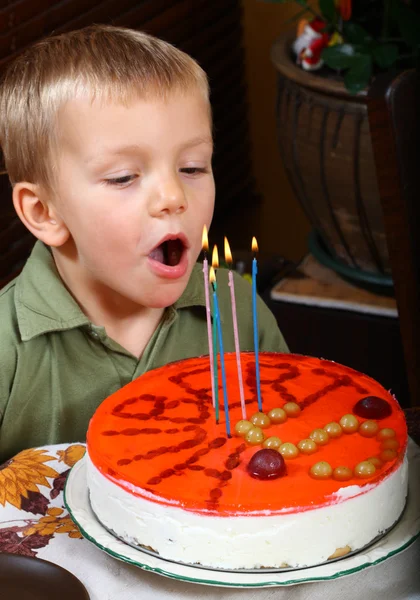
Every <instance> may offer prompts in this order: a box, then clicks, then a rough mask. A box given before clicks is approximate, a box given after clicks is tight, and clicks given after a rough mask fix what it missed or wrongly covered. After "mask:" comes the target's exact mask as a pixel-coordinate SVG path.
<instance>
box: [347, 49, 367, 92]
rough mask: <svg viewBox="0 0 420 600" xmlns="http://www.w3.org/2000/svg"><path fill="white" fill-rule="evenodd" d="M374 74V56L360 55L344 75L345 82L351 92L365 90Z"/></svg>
mask: <svg viewBox="0 0 420 600" xmlns="http://www.w3.org/2000/svg"><path fill="white" fill-rule="evenodd" d="M371 76H372V57H371V56H369V55H368V54H363V55H360V56H359V57H358V58H357V60H356V62H355V63H354V65H353V66H352V67H351V68H350V69H349V70H348V71H347V73H346V74H345V76H344V83H345V86H346V88H347V89H348V91H349V92H350V93H351V94H357V92H361V91H362V90H364V89H365V88H366V87H367V86H368V85H369V82H370V78H371Z"/></svg>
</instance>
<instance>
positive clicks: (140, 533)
mask: <svg viewBox="0 0 420 600" xmlns="http://www.w3.org/2000/svg"><path fill="white" fill-rule="evenodd" d="M407 477H408V462H407V458H405V460H404V462H403V463H402V464H401V465H400V466H399V468H398V469H397V470H396V471H395V472H393V473H392V474H391V475H390V476H389V477H387V478H386V479H384V480H383V481H381V482H380V484H379V485H372V486H369V488H367V489H368V491H365V490H366V488H363V493H360V492H361V491H362V490H361V488H359V486H351V487H349V488H342V489H341V490H339V491H338V492H337V494H336V495H335V496H336V497H337V503H336V504H332V505H330V506H326V507H323V508H316V509H313V510H307V511H304V512H295V513H289V514H277V515H270V516H261V515H260V516H246V517H245V516H237V517H232V516H229V517H218V516H214V515H206V514H199V513H195V512H191V511H187V510H184V509H182V508H180V507H178V506H168V505H163V504H159V503H157V502H153V501H149V500H147V499H145V498H140V497H138V496H134V495H132V494H131V493H130V492H128V491H126V490H124V489H122V488H121V487H120V486H118V485H116V484H115V483H113V482H112V481H110V480H109V479H108V478H106V477H104V475H102V474H101V473H100V471H99V470H98V469H97V468H96V467H95V466H94V465H93V463H92V461H91V460H90V458H89V457H88V456H87V482H88V488H89V491H90V502H91V505H92V509H93V511H94V512H95V514H96V515H97V517H98V519H99V520H100V521H101V523H102V524H103V525H104V526H105V527H106V528H107V529H110V530H112V531H114V532H115V533H116V534H117V535H118V536H119V537H121V538H123V539H124V540H126V541H127V542H129V543H133V544H140V545H144V546H149V547H151V548H153V549H154V550H155V551H157V552H158V553H159V554H160V555H161V556H162V557H163V558H167V559H170V560H174V561H179V562H185V563H199V564H201V565H203V566H208V567H219V568H224V569H241V568H243V569H252V568H259V567H280V566H282V565H284V564H287V565H290V566H292V567H301V566H308V565H315V564H318V563H322V562H324V561H326V560H327V559H328V557H329V556H331V555H332V554H333V553H334V552H335V550H336V549H337V548H342V547H344V546H350V548H351V550H357V549H359V548H362V547H363V546H365V545H367V544H368V543H369V542H370V541H371V540H372V539H374V538H375V537H376V536H377V535H378V534H380V533H382V532H383V531H385V530H386V529H388V528H389V527H391V526H392V525H393V524H394V523H395V521H397V519H398V518H399V516H400V515H401V513H402V511H403V509H404V505H405V497H406V494H407ZM355 488H356V489H355ZM357 494H358V495H357Z"/></svg>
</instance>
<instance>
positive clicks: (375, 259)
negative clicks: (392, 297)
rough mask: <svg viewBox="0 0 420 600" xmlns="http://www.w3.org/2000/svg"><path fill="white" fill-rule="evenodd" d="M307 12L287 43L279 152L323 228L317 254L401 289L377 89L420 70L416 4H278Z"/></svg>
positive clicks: (318, 229) (303, 0)
mask: <svg viewBox="0 0 420 600" xmlns="http://www.w3.org/2000/svg"><path fill="white" fill-rule="evenodd" d="M269 1H271V2H276V3H278V4H285V3H286V2H288V3H290V2H294V3H295V4H297V5H299V7H300V10H299V11H298V13H297V19H299V23H298V27H297V31H294V32H293V33H292V34H289V35H287V34H286V35H282V36H280V37H279V38H278V39H277V40H276V41H275V43H274V44H273V47H272V54H271V58H272V61H273V64H274V65H275V67H276V69H277V71H278V99H277V121H278V139H279V146H280V150H281V153H282V156H283V160H284V163H285V167H286V169H287V172H288V175H289V178H290V180H291V183H292V185H293V187H294V189H295V192H296V195H297V197H298V199H299V200H300V202H301V204H302V206H303V208H304V210H305V212H306V214H307V216H308V218H309V220H310V221H311V223H312V224H313V227H314V234H313V235H312V236H311V250H312V251H313V252H314V253H315V254H316V255H317V257H318V258H319V259H320V260H321V261H322V262H326V263H327V264H329V266H333V267H334V268H336V270H337V271H339V272H341V273H342V274H343V275H347V276H349V277H352V278H353V279H355V280H358V281H360V282H368V283H373V284H379V285H384V286H390V285H392V279H391V275H390V274H391V269H390V265H389V260H388V252H387V246H386V237H385V231H384V226H383V219H382V210H381V205H380V199H379V194H378V188H377V181H376V172H375V165H374V159H373V154H372V147H371V140H370V133H369V123H368V116H367V103H368V101H369V84H370V82H371V81H372V78H374V77H376V76H378V75H379V74H381V73H384V72H386V73H389V74H390V76H391V75H392V73H394V72H395V74H396V73H397V72H398V71H400V70H403V69H406V68H410V67H415V66H416V65H417V62H418V60H419V55H420V10H419V8H417V6H415V5H414V2H413V1H412V0H319V2H318V4H317V5H315V4H313V3H309V2H308V1H307V0H269Z"/></svg>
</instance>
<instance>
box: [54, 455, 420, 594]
mask: <svg viewBox="0 0 420 600" xmlns="http://www.w3.org/2000/svg"><path fill="white" fill-rule="evenodd" d="M85 460H86V458H85V457H83V458H82V459H81V460H80V461H78V462H77V463H76V464H75V465H74V466H73V467H72V468H71V469H70V472H69V474H68V476H67V479H66V483H65V485H64V490H63V499H64V505H65V507H66V508H67V510H68V512H69V514H70V516H71V518H72V520H73V521H74V522H75V523H76V525H77V527H78V528H79V530H80V532H81V534H82V535H83V537H84V538H86V539H87V540H89V541H90V542H91V543H92V544H94V545H95V546H96V547H97V548H99V549H100V550H102V551H103V552H106V554H109V555H110V556H112V557H113V558H117V559H118V560H121V561H123V562H126V563H129V564H131V565H135V566H137V567H140V568H141V569H144V570H145V571H150V572H152V573H158V574H159V575H163V576H165V577H169V578H170V579H176V580H178V581H187V582H189V583H200V584H205V585H212V586H218V587H236V588H260V587H270V586H272V587H280V586H290V585H296V584H302V583H311V582H317V581H331V580H334V579H338V578H340V577H344V576H346V575H352V574H354V573H357V572H358V571H363V570H364V569H367V568H368V567H373V566H375V565H378V564H379V563H381V562H383V561H384V560H388V559H389V558H391V557H392V556H394V555H395V554H399V553H400V552H402V551H403V550H405V549H406V548H408V547H409V546H411V544H413V543H414V542H415V541H416V539H417V538H418V537H419V536H420V532H418V533H417V534H415V535H414V536H413V537H412V538H410V539H409V540H408V541H407V542H406V543H405V544H403V545H402V546H401V547H399V548H396V549H394V550H391V551H390V552H389V553H388V554H387V555H386V556H383V557H382V558H379V559H378V560H376V561H373V562H367V563H363V564H362V565H359V566H358V567H353V568H350V569H347V570H343V571H339V572H337V573H334V575H329V576H323V577H308V578H306V579H304V578H302V579H290V580H287V581H264V582H255V583H234V582H228V581H226V582H225V581H223V582H221V581H217V580H212V579H204V578H201V577H187V576H184V575H179V574H176V573H172V572H170V571H166V570H165V569H161V568H159V567H151V566H150V565H146V564H144V563H141V562H138V561H136V560H133V559H132V558H130V557H127V556H124V555H122V554H119V553H118V552H115V551H114V550H111V549H110V548H107V547H106V546H103V545H102V544H101V543H99V542H98V541H97V540H96V539H95V538H94V537H92V536H91V535H90V534H89V533H87V531H86V530H85V529H84V527H83V526H81V525H80V524H79V522H78V520H77V518H76V517H75V516H74V513H73V511H72V509H71V507H70V506H69V504H68V502H67V496H66V493H67V485H68V482H69V479H70V475H71V471H73V469H75V467H79V468H80V466H81V463H82V461H85ZM104 531H106V532H107V533H108V534H109V535H111V534H110V533H109V532H108V531H107V530H106V529H105V528H104ZM114 539H115V540H116V541H120V542H121V544H124V542H122V541H121V540H118V538H117V537H115V538H114ZM138 552H141V550H140V549H139V550H138ZM154 558H155V560H162V561H165V559H164V558H161V559H159V558H157V557H154ZM343 560H346V559H343ZM181 566H182V567H185V568H186V569H188V568H190V569H196V567H193V566H191V567H189V566H188V565H181ZM320 566H322V565H320ZM308 568H316V567H308ZM202 570H205V569H202ZM222 572H223V573H226V572H227V571H222ZM246 575H248V574H247V573H244V574H243V576H244V577H245V576H246ZM251 576H253V577H254V576H255V573H253V574H252V575H251Z"/></svg>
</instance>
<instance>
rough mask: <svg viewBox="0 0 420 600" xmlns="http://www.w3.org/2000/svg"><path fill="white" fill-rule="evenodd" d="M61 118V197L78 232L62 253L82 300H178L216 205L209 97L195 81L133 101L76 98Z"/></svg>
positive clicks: (62, 211) (62, 265) (60, 205)
mask: <svg viewBox="0 0 420 600" xmlns="http://www.w3.org/2000/svg"><path fill="white" fill-rule="evenodd" d="M59 125H60V128H59V146H60V156H59V166H58V184H57V195H56V197H55V199H54V200H53V203H54V204H55V206H56V209H57V212H58V214H59V215H60V217H61V218H62V220H63V221H64V223H65V224H66V226H67V228H68V230H69V233H70V237H69V239H68V241H67V242H65V245H64V246H63V247H61V248H60V250H61V252H60V251H59V252H55V259H56V261H57V266H58V268H59V270H60V272H61V273H62V275H64V279H65V281H66V283H67V285H68V286H69V287H70V289H71V291H72V292H73V293H74V294H75V296H76V297H77V298H78V299H79V301H80V300H81V301H82V302H83V296H84V295H86V294H92V293H94V294H97V295H98V294H99V295H100V297H101V301H102V302H107V301H109V302H111V303H112V305H115V306H118V307H119V308H120V309H124V306H129V304H130V303H134V304H135V305H140V306H145V307H154V308H158V307H159V308H161V307H164V306H169V305H170V304H172V303H173V302H174V301H175V300H177V299H178V298H179V296H180V295H181V294H182V292H183V291H184V289H185V287H186V285H187V282H188V279H189V276H190V274H191V270H192V268H193V265H194V263H195V261H196V259H197V257H198V255H199V252H200V249H201V235H202V229H203V225H204V224H206V225H207V226H209V225H210V222H211V219H212V215H213V208H214V196H215V189H214V180H213V174H212V168H211V157H212V148H213V146H212V136H211V122H210V117H209V110H208V103H207V102H206V101H205V99H204V97H203V95H202V94H201V93H200V92H199V91H195V90H192V91H190V92H186V93H185V94H180V93H175V92H174V93H173V94H172V95H170V96H169V98H168V99H167V100H163V99H150V100H133V102H132V103H130V104H129V105H128V106H123V105H120V104H113V103H102V104H100V103H99V102H98V101H94V102H92V101H91V100H90V99H75V100H72V101H71V102H69V103H68V104H67V105H66V106H65V108H64V109H63V111H62V114H61V115H60V120H59ZM66 245H67V246H66ZM63 256H65V257H66V259H65V260H64V261H63ZM69 265H70V268H69ZM69 279H70V281H69ZM127 303H128V304H127Z"/></svg>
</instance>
